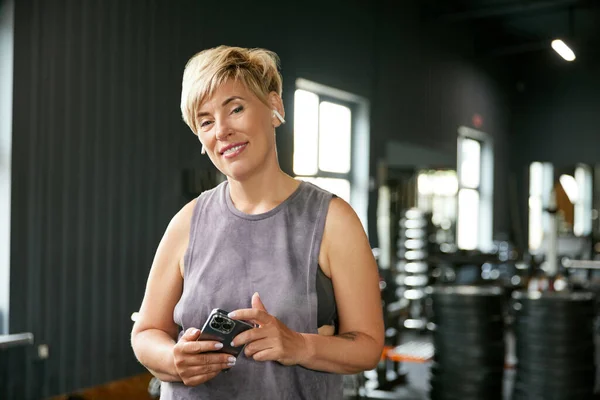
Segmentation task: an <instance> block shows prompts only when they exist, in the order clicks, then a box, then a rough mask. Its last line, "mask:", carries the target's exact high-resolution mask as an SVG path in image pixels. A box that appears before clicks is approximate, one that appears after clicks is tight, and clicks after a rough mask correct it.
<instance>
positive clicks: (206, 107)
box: [196, 80, 283, 180]
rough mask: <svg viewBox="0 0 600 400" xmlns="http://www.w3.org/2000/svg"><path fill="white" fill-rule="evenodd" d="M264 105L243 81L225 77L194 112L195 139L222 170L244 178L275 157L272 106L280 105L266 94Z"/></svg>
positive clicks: (274, 95) (237, 178)
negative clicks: (196, 135)
mask: <svg viewBox="0 0 600 400" xmlns="http://www.w3.org/2000/svg"><path fill="white" fill-rule="evenodd" d="M269 100H270V102H271V103H273V107H272V108H269V107H267V106H266V105H265V104H264V103H263V102H261V101H260V100H259V99H258V97H256V96H255V95H254V94H253V93H252V92H251V91H249V90H248V89H247V88H246V86H245V85H244V84H243V83H239V82H236V81H232V80H230V81H228V82H226V83H224V84H223V85H221V86H220V87H219V88H218V89H217V90H216V92H215V93H214V95H213V96H212V97H211V98H209V99H208V100H207V101H205V102H204V103H203V104H202V105H201V107H200V109H199V110H198V114H197V115H196V126H197V127H198V139H199V140H200V142H202V144H203V145H204V147H205V149H206V153H207V154H208V156H209V157H210V159H211V161H212V162H213V164H214V165H215V167H217V168H218V169H219V170H220V171H221V172H222V173H223V174H225V175H227V176H228V177H231V178H233V179H235V180H244V179H246V178H247V177H249V176H250V175H252V173H253V172H255V171H258V170H260V169H261V168H264V167H265V166H267V165H268V163H269V162H270V161H271V160H276V158H275V154H274V152H275V135H274V128H275V127H277V126H279V121H278V120H277V119H276V118H275V117H274V116H273V114H272V109H273V108H277V109H278V110H279V112H283V110H282V109H280V108H278V106H280V105H281V101H280V99H279V96H277V95H276V94H275V93H271V94H270V95H269Z"/></svg>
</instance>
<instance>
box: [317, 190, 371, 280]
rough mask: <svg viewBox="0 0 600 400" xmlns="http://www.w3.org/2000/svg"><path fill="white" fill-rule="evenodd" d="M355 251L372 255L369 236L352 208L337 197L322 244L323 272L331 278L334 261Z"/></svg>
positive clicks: (328, 217)
mask: <svg viewBox="0 0 600 400" xmlns="http://www.w3.org/2000/svg"><path fill="white" fill-rule="evenodd" d="M355 251H359V252H364V251H369V253H370V246H369V243H368V239H367V235H366V233H365V231H364V228H363V225H362V223H361V221H360V219H359V218H358V215H357V214H356V212H355V211H354V209H353V208H352V206H350V204H348V203H347V202H346V201H344V200H343V199H341V198H339V197H335V198H333V199H332V200H331V202H330V203H329V209H328V211H327V218H326V220H325V230H324V232H323V240H322V243H321V252H320V257H319V264H320V265H321V268H322V270H323V272H324V273H325V274H326V275H327V276H330V277H331V272H332V271H331V265H332V260H335V259H336V258H339V255H340V253H353V252H355ZM334 264H335V262H334Z"/></svg>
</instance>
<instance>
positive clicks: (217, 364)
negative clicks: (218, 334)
mask: <svg viewBox="0 0 600 400" xmlns="http://www.w3.org/2000/svg"><path fill="white" fill-rule="evenodd" d="M199 336H200V330H198V329H195V328H189V329H188V330H187V331H185V334H184V335H183V336H182V337H181V339H180V340H179V342H177V344H176V345H175V347H173V359H174V361H175V369H176V370H177V373H178V374H179V377H180V378H181V380H182V381H183V383H184V384H185V385H186V386H198V385H201V384H203V383H204V382H207V381H209V380H211V379H212V378H214V377H215V376H217V375H219V373H220V372H221V371H222V370H224V369H228V368H231V367H233V366H234V365H235V357H233V356H231V355H229V354H225V353H214V352H215V351H218V350H219V349H221V348H222V347H223V344H222V343H219V342H216V341H212V340H198V337H199Z"/></svg>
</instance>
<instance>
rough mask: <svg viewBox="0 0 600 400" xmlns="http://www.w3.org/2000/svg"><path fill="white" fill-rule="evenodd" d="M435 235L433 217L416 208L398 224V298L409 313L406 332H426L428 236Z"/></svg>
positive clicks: (405, 214)
mask: <svg viewBox="0 0 600 400" xmlns="http://www.w3.org/2000/svg"><path fill="white" fill-rule="evenodd" d="M432 232H433V224H432V223H431V215H430V214H429V213H425V212H423V211H421V210H419V209H417V208H410V209H408V210H406V211H404V212H403V215H402V218H401V219H400V221H399V235H398V241H397V249H398V250H397V258H398V260H399V261H398V263H397V265H396V269H397V272H398V275H397V276H396V285H397V287H398V290H397V294H398V297H399V298H401V299H404V303H405V304H406V308H407V313H406V318H405V320H404V322H403V325H404V328H406V329H417V330H424V329H425V328H426V326H427V319H426V316H425V303H424V302H425V298H426V294H425V288H426V287H427V285H429V283H430V282H429V266H428V265H427V262H426V258H427V257H428V255H429V253H430V251H429V247H430V246H429V236H430V235H431V234H432Z"/></svg>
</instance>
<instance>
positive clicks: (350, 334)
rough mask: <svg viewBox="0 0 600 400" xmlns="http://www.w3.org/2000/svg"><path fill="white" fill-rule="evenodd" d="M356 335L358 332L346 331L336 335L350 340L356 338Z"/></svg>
mask: <svg viewBox="0 0 600 400" xmlns="http://www.w3.org/2000/svg"><path fill="white" fill-rule="evenodd" d="M357 336H358V332H346V333H342V334H340V335H338V337H340V338H342V339H346V340H351V341H354V340H356V337H357Z"/></svg>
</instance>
